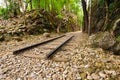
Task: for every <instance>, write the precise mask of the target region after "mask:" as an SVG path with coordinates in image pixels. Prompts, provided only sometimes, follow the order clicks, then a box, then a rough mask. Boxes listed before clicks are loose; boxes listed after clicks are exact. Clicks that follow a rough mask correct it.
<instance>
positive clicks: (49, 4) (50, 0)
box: [0, 0, 83, 23]
mask: <svg viewBox="0 0 120 80" xmlns="http://www.w3.org/2000/svg"><path fill="white" fill-rule="evenodd" d="M23 1H24V0H23ZM31 1H32V4H31V3H30V0H25V2H26V4H27V5H28V6H27V9H26V10H31V6H32V9H45V10H46V11H48V12H49V11H50V12H56V13H57V14H58V18H63V17H64V15H63V14H62V11H63V10H64V11H67V13H71V12H72V13H74V14H76V15H77V16H78V21H79V22H80V23H81V22H82V18H83V12H82V7H81V0H31ZM25 2H22V3H25ZM20 8H21V5H20V4H19V3H18V2H17V1H16V0H7V6H6V9H5V8H3V9H2V8H0V16H3V17H4V18H8V15H9V14H13V15H18V14H19V13H20Z"/></svg>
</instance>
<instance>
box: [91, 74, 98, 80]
mask: <svg viewBox="0 0 120 80" xmlns="http://www.w3.org/2000/svg"><path fill="white" fill-rule="evenodd" d="M91 76H92V78H93V79H95V80H99V79H100V77H99V76H98V75H97V74H95V73H93V74H92V75H91Z"/></svg>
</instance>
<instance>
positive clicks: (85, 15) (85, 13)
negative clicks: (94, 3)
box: [82, 0, 88, 32]
mask: <svg viewBox="0 0 120 80" xmlns="http://www.w3.org/2000/svg"><path fill="white" fill-rule="evenodd" d="M82 7H83V14H84V17H83V28H82V31H83V32H87V31H88V11H87V8H86V2H85V0H82Z"/></svg>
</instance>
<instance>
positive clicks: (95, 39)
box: [89, 32, 116, 49]
mask: <svg viewBox="0 0 120 80" xmlns="http://www.w3.org/2000/svg"><path fill="white" fill-rule="evenodd" d="M89 40H90V41H89V42H90V44H91V45H92V46H95V47H101V48H103V49H109V48H111V47H112V46H113V45H114V44H115V43H116V40H115V38H114V37H113V36H112V35H111V34H110V33H109V32H100V33H97V34H95V35H92V36H90V38H89Z"/></svg>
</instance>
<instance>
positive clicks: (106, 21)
mask: <svg viewBox="0 0 120 80" xmlns="http://www.w3.org/2000/svg"><path fill="white" fill-rule="evenodd" d="M105 9H106V14H105V23H104V26H103V29H102V31H105V30H106V29H107V23H108V20H109V9H108V2H107V1H105Z"/></svg>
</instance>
